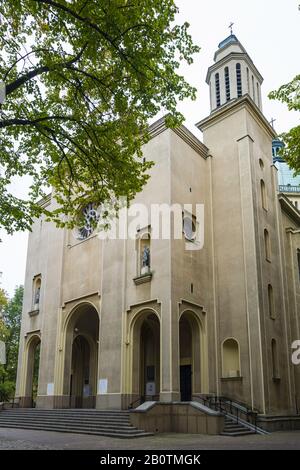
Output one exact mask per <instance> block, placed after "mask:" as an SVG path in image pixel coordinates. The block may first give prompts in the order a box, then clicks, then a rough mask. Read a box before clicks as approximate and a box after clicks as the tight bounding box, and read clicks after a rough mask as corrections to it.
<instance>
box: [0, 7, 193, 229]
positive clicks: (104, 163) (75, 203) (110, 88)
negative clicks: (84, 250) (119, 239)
mask: <svg viewBox="0 0 300 470" xmlns="http://www.w3.org/2000/svg"><path fill="white" fill-rule="evenodd" d="M177 11H178V9H177V7H176V6H175V2H174V0H151V1H149V0H113V1H111V0H73V1H72V2H70V1H69V0H0V16H1V24H0V48H1V57H0V74H1V76H2V77H3V81H4V82H5V91H6V97H5V100H4V102H3V103H2V105H0V106H1V108H0V112H1V114H0V138H1V145H0V168H1V166H2V172H1V173H0V225H2V226H3V227H4V228H5V229H6V230H7V231H8V232H9V233H12V232H13V231H15V230H24V229H28V228H30V225H31V224H32V220H33V218H34V217H35V216H39V215H40V214H41V213H45V214H46V217H47V218H48V219H52V220H54V221H55V222H56V223H57V225H59V226H64V225H67V226H68V227H73V226H74V225H75V224H76V223H77V219H78V216H79V214H80V213H81V209H82V208H83V207H84V206H85V205H86V204H87V203H89V202H94V203H96V204H97V205H100V204H101V203H102V202H103V201H106V200H110V199H113V200H117V198H118V197H119V196H127V198H128V200H131V199H132V198H133V197H134V196H135V194H136V193H137V192H138V191H140V190H141V189H142V187H143V185H144V184H145V182H146V181H147V179H148V175H147V170H148V168H149V167H150V166H151V162H146V163H144V162H143V160H142V159H141V148H142V145H143V144H144V143H146V142H147V139H148V135H147V127H148V120H149V118H151V117H153V116H155V115H156V114H157V112H158V111H159V110H160V109H161V108H164V110H165V111H166V112H168V113H169V114H168V119H167V124H168V125H169V126H176V125H178V124H180V123H181V122H182V120H183V116H182V115H181V114H180V113H178V112H177V111H176V104H177V101H178V100H183V99H185V98H192V99H194V98H195V89H194V88H192V87H191V86H190V85H189V84H188V83H187V82H186V81H185V80H184V78H183V77H182V76H180V75H179V74H178V73H177V72H178V68H179V66H180V63H181V62H183V61H185V62H187V63H189V64H190V63H192V61H193V59H192V58H193V55H194V54H195V53H196V52H198V51H199V48H198V47H197V46H195V45H194V44H193V42H192V39H191V37H190V35H189V34H188V26H189V25H188V24H187V23H184V24H183V25H177V24H175V23H174V21H175V16H176V13H177ZM0 171H1V170H0ZM24 175H30V176H31V178H32V181H33V182H32V185H31V188H30V192H29V195H28V197H27V198H24V199H21V198H18V197H16V196H15V195H14V194H13V193H12V192H11V191H10V189H9V185H10V182H11V181H12V179H13V178H14V177H15V176H19V177H22V176H24ZM49 186H52V187H53V191H54V194H55V197H56V200H57V209H55V210H54V211H52V212H51V213H50V212H49V211H47V209H45V208H43V207H42V206H41V205H40V204H38V203H37V200H38V199H39V198H41V197H43V196H44V195H45V192H46V191H47V188H48V187H49ZM64 215H65V216H67V217H64Z"/></svg>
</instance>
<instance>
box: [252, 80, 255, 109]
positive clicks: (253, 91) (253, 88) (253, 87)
mask: <svg viewBox="0 0 300 470" xmlns="http://www.w3.org/2000/svg"><path fill="white" fill-rule="evenodd" d="M252 93H253V101H254V103H255V86H254V77H253V75H252Z"/></svg>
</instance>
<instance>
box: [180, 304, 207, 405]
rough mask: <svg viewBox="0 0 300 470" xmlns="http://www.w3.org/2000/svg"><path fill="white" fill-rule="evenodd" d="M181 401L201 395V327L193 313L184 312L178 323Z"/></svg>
mask: <svg viewBox="0 0 300 470" xmlns="http://www.w3.org/2000/svg"><path fill="white" fill-rule="evenodd" d="M179 349H180V394H181V401H191V400H192V397H193V395H195V394H197V393H201V375H202V373H203V371H202V370H201V369H202V365H201V325H200V322H199V320H198V319H197V316H196V315H195V314H194V313H193V312H184V313H183V314H182V315H181V318H180V321H179Z"/></svg>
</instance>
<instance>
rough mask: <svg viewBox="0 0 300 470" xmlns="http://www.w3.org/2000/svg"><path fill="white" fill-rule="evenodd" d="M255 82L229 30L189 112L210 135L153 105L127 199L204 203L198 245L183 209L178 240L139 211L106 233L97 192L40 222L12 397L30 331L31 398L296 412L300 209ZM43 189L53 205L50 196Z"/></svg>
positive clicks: (105, 405) (190, 216) (25, 393)
mask: <svg viewBox="0 0 300 470" xmlns="http://www.w3.org/2000/svg"><path fill="white" fill-rule="evenodd" d="M262 81H263V79H262V76H261V75H260V73H259V72H258V70H257V68H256V67H255V65H254V63H253V62H252V60H251V59H250V57H249V55H248V54H247V52H246V51H245V49H244V48H243V46H242V45H241V43H240V42H239V41H238V39H237V38H236V36H234V35H231V36H229V37H228V38H227V39H225V41H223V42H221V44H220V45H219V48H218V50H217V52H216V54H215V63H214V64H213V65H212V66H211V67H210V68H209V70H208V75H207V83H208V84H209V88H210V98H211V113H210V115H209V116H208V117H207V118H205V119H203V120H202V121H201V122H200V123H198V124H197V127H198V128H199V129H200V130H202V131H203V139H204V143H202V142H200V141H199V140H198V139H197V138H196V137H195V136H194V135H193V134H192V133H191V132H189V131H188V130H187V129H186V128H185V127H184V126H181V127H180V128H179V129H175V130H171V129H167V128H166V126H165V124H164V120H163V119H161V120H159V121H157V122H156V123H155V124H153V125H152V126H151V127H150V134H151V140H150V141H149V143H147V145H145V147H144V150H143V151H144V157H145V158H146V159H147V160H153V161H155V166H154V167H153V168H152V169H151V178H150V180H149V182H148V183H147V185H146V186H145V188H144V189H143V191H142V192H141V193H139V194H138V195H137V196H136V199H135V202H137V203H142V204H145V205H146V206H147V207H150V205H151V204H153V203H155V204H163V203H165V204H168V205H172V204H175V203H178V204H180V205H182V206H183V204H187V203H189V204H194V205H195V204H197V203H202V204H204V222H205V225H204V246H203V248H202V249H201V250H196V249H195V250H193V249H191V250H187V249H186V247H187V244H188V247H189V248H193V243H195V242H194V241H193V237H191V236H190V235H191V234H190V233H189V232H190V231H191V228H195V227H196V226H197V227H198V225H199V224H200V223H201V221H199V220H196V218H195V216H196V214H194V213H185V212H184V211H183V220H184V230H185V239H184V238H183V239H182V240H174V239H171V240H168V239H161V240H157V239H155V237H153V233H152V229H153V227H151V226H149V224H148V223H145V225H143V226H139V227H137V230H136V239H135V240H130V239H129V240H105V241H103V240H100V239H99V238H98V237H97V235H96V234H95V233H93V232H92V230H91V227H90V225H89V219H90V218H93V217H95V209H94V207H93V205H90V206H89V207H87V208H86V219H87V224H86V227H85V229H81V230H79V232H78V233H77V234H76V233H74V232H72V231H68V230H62V229H57V228H55V226H54V225H53V224H51V223H46V222H44V220H43V219H39V220H36V222H35V223H34V225H33V227H32V232H31V233H30V235H29V245H28V259H27V269H26V282H25V295H24V308H23V317H22V329H21V342H20V356H19V369H18V382H17V396H18V397H20V400H21V405H22V406H31V403H32V377H33V365H34V352H35V348H36V346H37V345H38V344H40V368H39V385H38V393H37V407H41V408H47V407H49V408H52V407H56V408H60V407H80V406H81V407H93V406H95V407H96V408H99V409H121V408H123V409H126V408H127V407H128V406H129V405H130V404H132V403H133V404H137V403H139V400H140V399H141V397H145V399H147V398H148V399H151V400H153V399H154V400H160V401H161V402H177V401H180V400H183V401H190V400H192V399H193V400H197V399H199V397H201V396H204V395H205V396H206V395H209V394H213V395H217V396H225V397H228V398H230V399H232V400H235V401H238V402H241V403H244V404H246V405H247V406H248V407H250V408H251V409H256V410H258V411H259V413H260V414H261V415H262V417H261V425H264V426H266V427H267V426H268V423H269V422H275V421H276V420H278V419H279V418H274V417H278V416H280V417H281V418H280V419H281V421H282V422H286V423H287V425H289V424H290V422H291V421H289V419H290V417H293V416H295V415H296V414H297V413H298V410H299V408H300V366H296V365H293V364H292V361H291V356H292V342H293V341H294V340H297V339H300V312H299V306H300V305H299V298H300V297H299V296H300V285H299V264H298V263H299V255H298V250H299V249H300V213H299V212H298V210H296V208H295V207H294V205H293V204H291V202H290V201H289V199H288V198H287V197H286V196H285V195H284V194H281V193H279V194H278V190H277V186H278V182H277V170H276V169H275V167H274V165H273V162H272V141H273V140H274V139H275V138H276V135H275V132H274V129H273V128H272V127H271V126H270V124H269V123H268V121H267V120H266V118H265V117H264V115H263V113H262V100H261V83H262ZM43 203H44V204H45V205H47V208H48V209H50V210H51V209H54V208H55V201H54V199H53V198H52V197H49V198H48V199H47V200H45V201H43ZM188 221H190V223H189V222H188ZM197 224H198V225H197ZM198 228H199V227H198ZM198 228H197V229H198ZM133 406H134V405H133ZM272 420H273V421H272ZM293 422H294V423H295V422H296V421H295V420H294V421H293Z"/></svg>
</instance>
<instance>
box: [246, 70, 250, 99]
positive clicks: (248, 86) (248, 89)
mask: <svg viewBox="0 0 300 470" xmlns="http://www.w3.org/2000/svg"><path fill="white" fill-rule="evenodd" d="M246 71H247V91H248V94H249V95H250V80H249V69H248V67H247V70H246Z"/></svg>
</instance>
